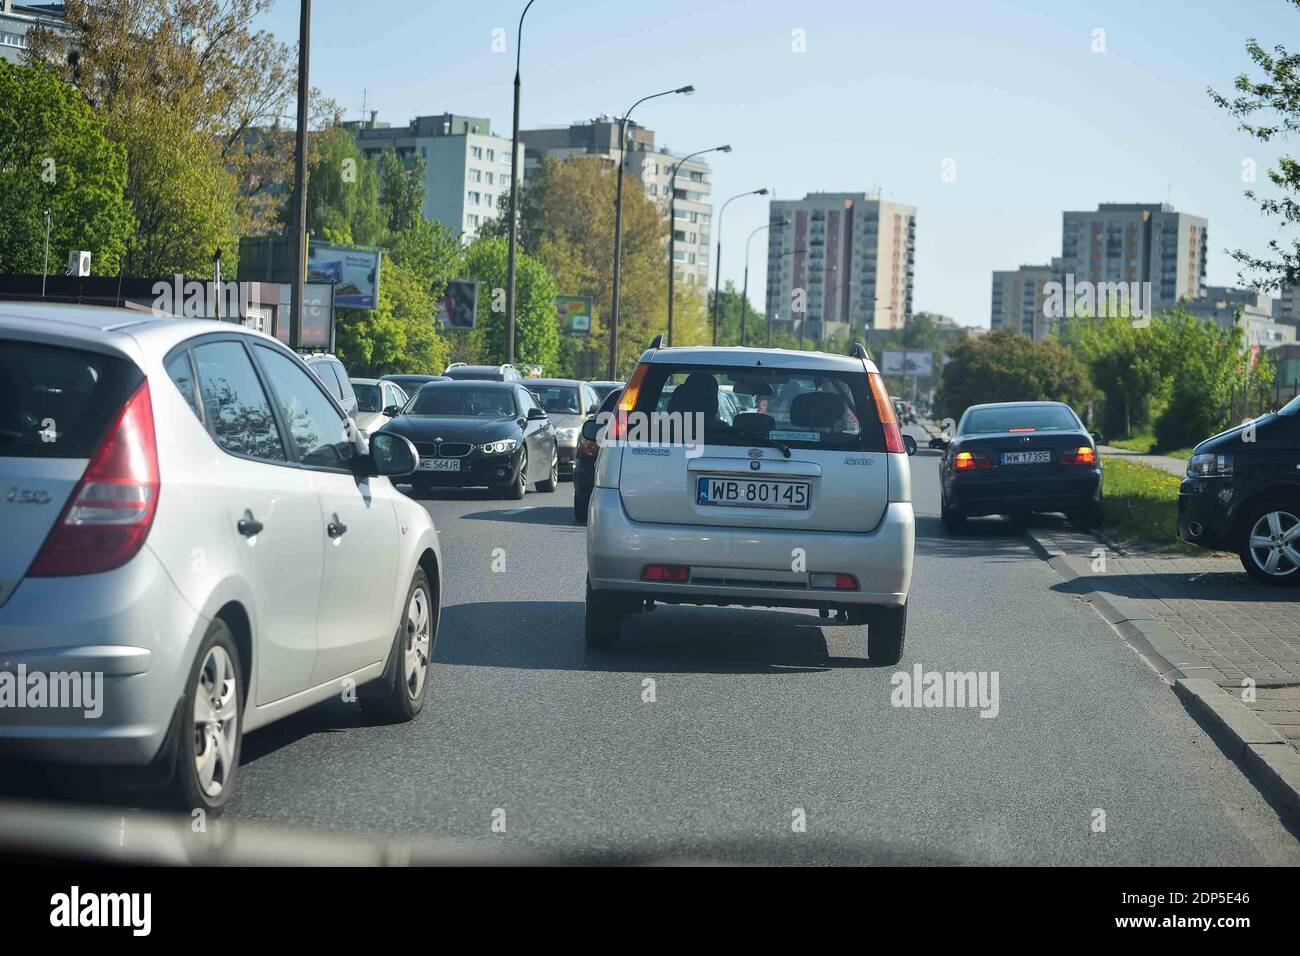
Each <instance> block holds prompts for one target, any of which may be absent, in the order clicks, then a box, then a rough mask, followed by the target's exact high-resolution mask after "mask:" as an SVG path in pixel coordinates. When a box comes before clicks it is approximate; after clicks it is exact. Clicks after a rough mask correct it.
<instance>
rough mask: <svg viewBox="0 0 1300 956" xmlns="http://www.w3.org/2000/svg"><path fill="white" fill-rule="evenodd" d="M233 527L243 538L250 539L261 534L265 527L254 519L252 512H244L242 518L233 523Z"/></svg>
mask: <svg viewBox="0 0 1300 956" xmlns="http://www.w3.org/2000/svg"><path fill="white" fill-rule="evenodd" d="M235 527H236V528H237V529H238V530H239V533H240V534H242V535H243V536H244V537H245V538H251V537H253V536H254V535H258V534H261V533H262V529H263V528H264V527H266V525H264V524H262V522H260V521H258V520H257V519H256V518H254V517H253V512H251V511H247V510H245V511H244V517H242V518H240V519H239V521H237V522H236V523H235Z"/></svg>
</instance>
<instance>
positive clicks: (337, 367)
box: [302, 352, 357, 419]
mask: <svg viewBox="0 0 1300 956" xmlns="http://www.w3.org/2000/svg"><path fill="white" fill-rule="evenodd" d="M302 360H303V361H304V362H306V363H307V367H308V368H309V369H311V370H312V371H313V372H315V373H316V377H317V378H319V379H320V380H321V383H322V384H324V386H325V388H326V390H327V391H328V392H329V393H330V394H331V395H333V396H334V398H335V400H336V401H337V402H338V403H339V405H340V406H342V408H343V411H345V412H347V413H348V416H349V417H350V418H352V419H355V418H356V417H357V395H356V392H354V391H353V390H352V380H351V379H350V378H348V373H347V370H346V369H345V368H344V367H343V363H342V362H341V361H339V359H338V357H337V356H334V355H331V354H329V353H328V352H308V353H306V354H304V355H303V356H302Z"/></svg>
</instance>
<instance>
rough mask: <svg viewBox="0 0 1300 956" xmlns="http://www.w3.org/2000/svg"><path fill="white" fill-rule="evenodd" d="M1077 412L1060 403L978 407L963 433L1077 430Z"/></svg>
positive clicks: (970, 414)
mask: <svg viewBox="0 0 1300 956" xmlns="http://www.w3.org/2000/svg"><path fill="white" fill-rule="evenodd" d="M1078 428H1079V423H1078V422H1077V421H1076V420H1075V418H1074V413H1073V412H1071V411H1070V410H1069V409H1068V408H1062V407H1061V406H1060V405H1008V406H1005V407H1003V408H976V409H972V410H971V411H970V412H969V413H967V415H966V420H965V421H964V422H962V426H961V433H962V434H963V435H986V434H992V433H994V432H1017V431H1024V432H1051V431H1077V430H1078Z"/></svg>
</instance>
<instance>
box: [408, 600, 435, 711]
mask: <svg viewBox="0 0 1300 956" xmlns="http://www.w3.org/2000/svg"><path fill="white" fill-rule="evenodd" d="M431 624H432V616H431V615H430V614H429V594H428V592H427V591H425V590H424V588H422V587H417V588H416V589H415V590H414V591H412V592H411V600H410V602H409V603H408V604H407V606H406V623H405V624H404V625H403V626H404V627H405V629H406V638H405V643H404V645H403V646H404V648H405V669H404V671H403V674H404V676H405V678H406V693H407V694H408V695H410V698H411V700H419V699H420V693H421V692H422V691H423V690H424V680H425V677H426V676H427V675H428V673H429V648H430V644H431V642H432V637H431V634H430V628H431Z"/></svg>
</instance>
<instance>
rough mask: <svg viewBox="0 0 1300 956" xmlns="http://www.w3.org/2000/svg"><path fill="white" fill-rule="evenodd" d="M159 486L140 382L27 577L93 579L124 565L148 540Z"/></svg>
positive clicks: (148, 408)
mask: <svg viewBox="0 0 1300 956" xmlns="http://www.w3.org/2000/svg"><path fill="white" fill-rule="evenodd" d="M160 487H161V483H160V481H159V479H158V445H157V441H156V438H155V435H154V426H153V404H152V402H151V401H150V398H149V382H148V381H147V380H146V381H144V382H141V383H140V386H139V388H137V389H136V390H135V392H134V394H132V396H131V397H130V398H129V399H128V400H127V403H126V405H125V406H124V407H123V409H122V412H121V414H119V415H118V416H117V420H116V421H115V422H114V423H113V425H112V427H111V428H109V430H108V433H107V434H106V435H105V436H104V440H103V441H102V442H100V444H99V447H98V448H97V449H96V450H95V453H94V454H93V455H92V456H91V458H90V463H89V464H88V465H87V466H86V471H85V474H83V475H82V476H81V480H80V481H78V482H77V486H76V487H75V488H73V489H72V494H71V495H69V497H68V502H67V504H65V505H64V506H63V511H62V512H61V513H60V514H59V517H58V520H57V521H56V522H55V523H54V527H53V528H51V529H50V533H49V535H47V536H46V538H45V543H44V544H43V545H41V550H40V553H39V554H37V555H36V560H35V561H33V562H32V566H31V568H30V569H29V570H28V572H27V573H28V575H30V576H31V577H55V576H60V575H68V574H97V573H99V572H102V571H111V570H113V569H114V568H119V567H121V566H122V565H124V564H126V562H128V561H130V560H131V558H133V557H135V554H136V552H137V551H139V550H140V546H141V545H142V544H144V540H145V538H146V537H148V535H149V528H150V527H151V526H152V525H153V516H154V514H155V513H156V512H157V510H158V492H159V489H160Z"/></svg>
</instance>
